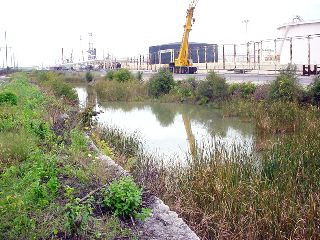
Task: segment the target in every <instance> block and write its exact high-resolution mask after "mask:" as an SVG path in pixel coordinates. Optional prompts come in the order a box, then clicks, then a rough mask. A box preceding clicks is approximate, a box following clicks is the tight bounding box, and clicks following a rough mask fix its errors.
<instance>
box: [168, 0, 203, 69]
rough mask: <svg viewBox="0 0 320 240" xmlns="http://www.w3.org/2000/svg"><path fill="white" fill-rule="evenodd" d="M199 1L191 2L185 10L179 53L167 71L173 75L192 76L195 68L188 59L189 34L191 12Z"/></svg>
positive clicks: (191, 18)
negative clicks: (185, 15)
mask: <svg viewBox="0 0 320 240" xmlns="http://www.w3.org/2000/svg"><path fill="white" fill-rule="evenodd" d="M198 1H199V0H192V2H191V3H190V5H189V8H188V10H187V17H186V24H185V25H184V33H183V38H182V42H181V46H180V52H179V56H178V58H177V59H175V60H174V62H172V63H170V64H169V69H170V71H171V72H174V73H183V74H194V73H196V72H197V68H196V67H193V66H192V59H189V33H190V31H191V29H192V24H193V23H194V21H195V19H194V18H193V12H194V9H195V7H196V5H197V3H198Z"/></svg>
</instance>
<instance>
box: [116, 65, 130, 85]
mask: <svg viewBox="0 0 320 240" xmlns="http://www.w3.org/2000/svg"><path fill="white" fill-rule="evenodd" d="M131 79H133V76H132V73H131V72H130V71H129V70H128V69H126V68H121V69H119V70H117V71H115V72H114V73H113V80H116V81H118V82H127V81H129V80H131Z"/></svg>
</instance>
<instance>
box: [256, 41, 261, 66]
mask: <svg viewBox="0 0 320 240" xmlns="http://www.w3.org/2000/svg"><path fill="white" fill-rule="evenodd" d="M257 43H258V69H259V70H260V54H261V53H260V43H259V42H257Z"/></svg>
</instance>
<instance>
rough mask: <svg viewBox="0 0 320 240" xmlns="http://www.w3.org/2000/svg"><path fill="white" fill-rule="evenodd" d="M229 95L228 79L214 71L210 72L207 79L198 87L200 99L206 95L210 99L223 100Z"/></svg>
mask: <svg viewBox="0 0 320 240" xmlns="http://www.w3.org/2000/svg"><path fill="white" fill-rule="evenodd" d="M227 95H228V85H227V83H226V79H225V78H223V77H221V76H219V75H217V74H216V73H214V72H210V73H209V74H208V76H207V78H206V80H204V81H201V82H200V83H199V86H198V88H197V97H198V99H202V98H203V97H206V98H208V99H209V100H222V99H224V98H226V97H227Z"/></svg>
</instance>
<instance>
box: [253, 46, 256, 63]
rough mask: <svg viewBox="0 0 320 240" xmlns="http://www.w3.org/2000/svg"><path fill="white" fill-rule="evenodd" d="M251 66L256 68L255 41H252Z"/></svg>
mask: <svg viewBox="0 0 320 240" xmlns="http://www.w3.org/2000/svg"><path fill="white" fill-rule="evenodd" d="M253 68H254V69H256V42H254V43H253Z"/></svg>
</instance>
